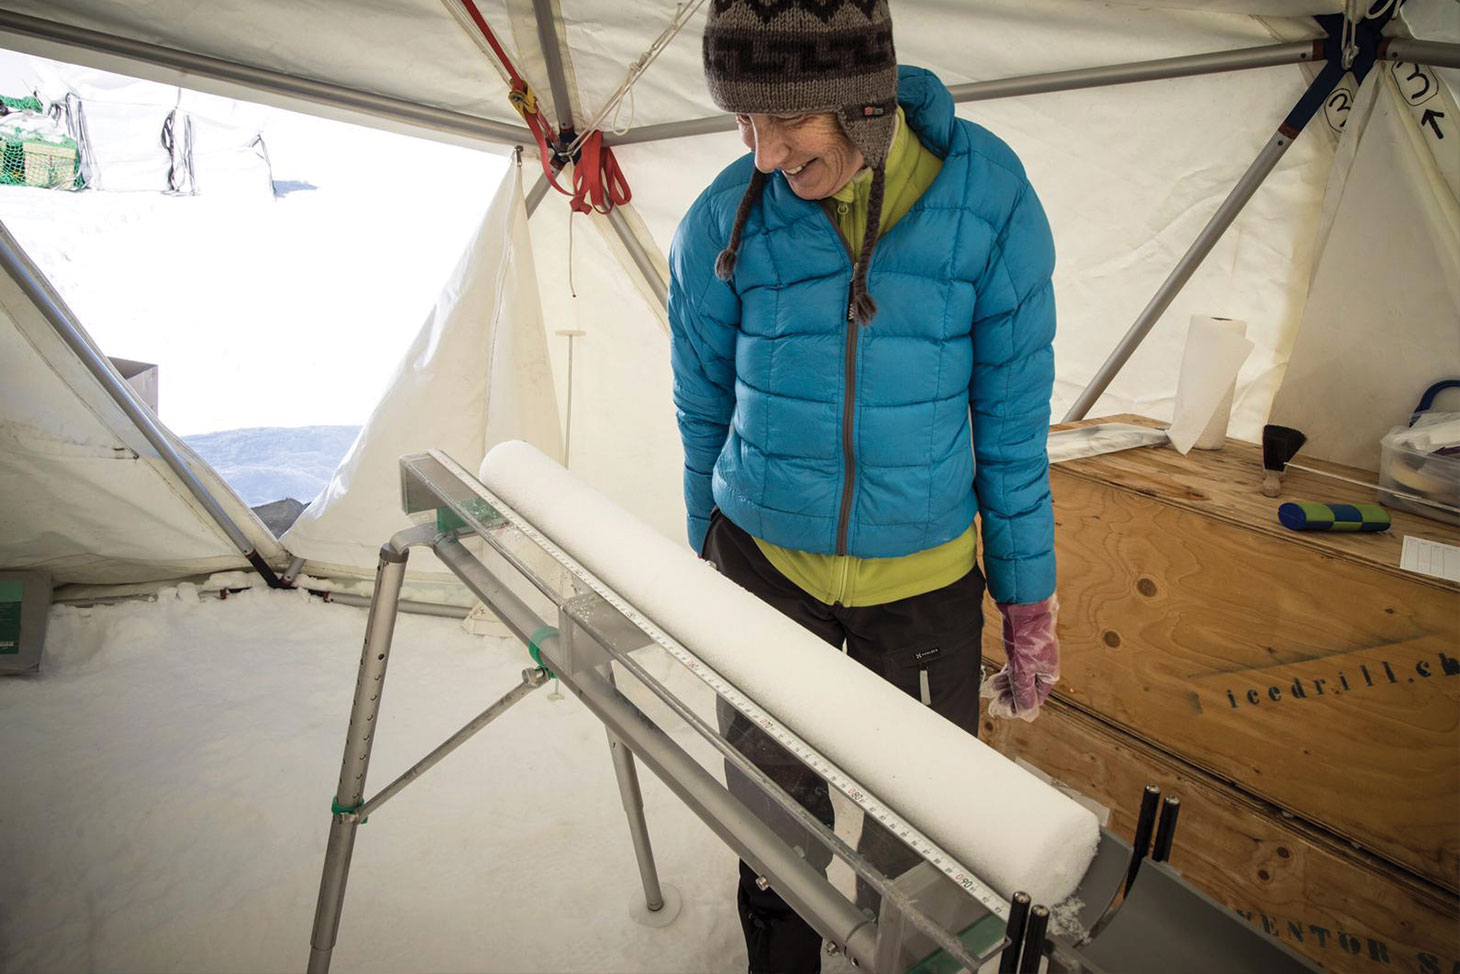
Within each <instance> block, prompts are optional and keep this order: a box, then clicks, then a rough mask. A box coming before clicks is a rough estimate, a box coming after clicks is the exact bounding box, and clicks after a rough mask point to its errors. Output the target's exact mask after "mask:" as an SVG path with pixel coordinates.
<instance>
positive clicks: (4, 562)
mask: <svg viewBox="0 0 1460 974" xmlns="http://www.w3.org/2000/svg"><path fill="white" fill-rule="evenodd" d="M172 445H173V446H174V447H175V448H176V449H177V450H178V451H179V452H180V453H182V455H183V456H184V458H185V459H186V460H187V461H188V463H189V466H190V467H191V468H192V470H193V472H194V473H195V474H196V475H197V476H198V477H199V478H200V479H202V481H203V483H204V484H205V486H208V487H209V488H210V489H211V491H212V492H213V495H214V497H216V498H217V499H218V501H219V503H220V504H221V505H222V506H223V508H224V510H225V511H226V512H227V514H228V515H229V516H230V517H231V518H232V519H233V521H234V523H236V524H237V525H238V526H239V527H240V528H241V529H242V530H243V531H244V533H245V535H247V536H248V538H249V540H250V541H251V542H252V543H253V545H254V547H255V548H256V550H257V551H258V552H259V553H260V554H261V555H262V556H263V557H264V558H265V559H267V560H269V561H271V562H273V563H274V564H276V565H281V564H282V561H283V559H284V553H283V551H282V549H280V547H279V545H278V544H277V543H276V542H275V541H274V539H273V537H272V536H271V535H270V534H269V532H268V529H267V528H265V527H264V525H263V524H262V523H260V522H259V520H258V519H257V518H256V517H254V515H253V512H252V511H250V510H249V509H248V508H247V507H245V506H244V505H243V503H242V502H241V501H239V500H238V499H237V497H235V496H234V495H233V493H232V492H231V491H230V490H228V488H227V487H226V486H225V485H223V483H222V482H221V481H220V480H218V479H217V477H216V475H215V474H213V472H212V471H211V470H210V469H209V468H208V467H207V465H206V464H204V463H202V462H201V461H199V460H198V459H197V458H196V457H195V456H193V455H192V452H191V451H190V450H188V449H187V448H186V447H185V446H184V445H183V444H182V442H181V441H180V440H176V439H175V438H174V440H173V443H172ZM0 566H4V567H5V568H9V569H20V568H39V569H44V570H46V571H48V572H50V573H51V575H52V577H53V578H54V580H55V581H56V582H57V583H58V584H61V583H65V582H72V581H86V582H96V583H123V582H139V581H150V580H155V579H166V578H176V577H178V576H181V575H190V574H197V573H202V572H212V571H220V570H223V569H227V568H237V567H240V566H242V567H247V563H246V562H245V561H244V559H243V557H242V556H241V555H240V554H239V552H238V550H237V549H236V548H235V547H234V546H233V545H232V543H230V542H229V540H228V538H227V536H226V535H224V534H223V532H222V530H221V529H220V528H218V526H217V525H216V524H215V523H214V522H213V521H212V519H211V518H210V517H209V516H208V515H207V513H205V511H204V510H203V508H202V506H201V505H200V504H199V503H198V502H197V501H196V500H195V499H194V498H193V496H192V495H191V494H189V493H188V492H187V490H186V488H185V487H184V486H183V485H182V483H181V482H180V481H179V480H178V479H177V477H176V476H175V475H174V474H173V473H172V471H171V470H170V469H169V468H168V467H167V466H166V464H165V463H164V461H163V460H162V458H161V457H160V456H159V455H158V454H157V451H156V450H155V449H154V448H153V447H152V446H151V444H149V443H148V442H147V440H146V439H145V438H144V437H143V436H142V433H141V432H140V431H139V430H138V429H137V428H136V427H135V426H134V425H133V424H132V422H131V421H130V420H129V419H128V418H127V417H126V415H125V414H124V413H123V412H122V410H121V408H120V407H119V406H117V405H116V404H115V403H114V402H113V401H112V400H111V398H110V397H109V396H108V395H107V393H106V391H105V390H104V389H103V388H102V386H101V384H100V383H99V382H98V381H97V380H96V378H95V377H94V376H93V375H92V374H91V373H90V372H88V371H87V370H86V367H85V366H84V365H83V364H82V362H81V360H80V359H78V358H77V357H76V355H75V353H73V352H72V351H71V349H70V348H69V347H68V346H66V344H65V343H64V342H63V341H62V340H61V338H60V337H59V336H58V335H57V334H56V333H55V331H54V330H53V329H52V328H51V326H50V324H49V323H48V322H47V321H46V320H45V318H44V317H43V316H42V315H41V312H40V310H39V309H38V308H37V307H36V306H35V305H34V304H33V303H32V302H31V301H30V300H29V299H28V298H27V297H26V296H25V294H24V292H23V291H22V290H21V289H20V286H19V285H18V284H17V283H16V282H15V281H14V280H13V279H12V278H11V277H10V276H9V275H8V274H0Z"/></svg>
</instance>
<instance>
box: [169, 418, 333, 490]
mask: <svg viewBox="0 0 1460 974" xmlns="http://www.w3.org/2000/svg"><path fill="white" fill-rule="evenodd" d="M359 432H360V427H358V426H301V427H293V428H291V427H282V426H263V427H253V428H250V429H236V430H224V431H222V432H219V433H199V434H197V435H194V436H184V437H183V440H184V441H185V442H186V443H187V445H188V446H190V447H192V448H193V449H194V450H195V451H196V452H197V454H198V455H199V456H201V457H202V458H203V459H204V460H206V461H208V464H209V465H210V466H211V467H212V468H213V469H214V470H216V471H218V473H219V474H220V475H221V476H222V477H223V479H224V480H226V481H228V484H229V486H231V487H232V488H233V489H234V490H235V491H236V492H237V493H238V495H239V496H240V497H242V498H243V500H244V503H246V504H248V505H249V506H251V507H252V506H256V505H259V504H267V503H269V502H270V501H277V500H283V499H284V498H286V497H297V498H298V499H299V500H301V501H303V502H304V503H305V504H308V503H309V502H310V501H311V500H313V499H314V496H315V495H316V494H318V493H319V492H320V491H321V490H323V489H324V488H325V485H327V484H328V483H329V480H330V477H331V475H333V474H334V472H335V468H336V467H338V466H339V465H340V461H341V460H342V459H344V456H345V454H346V453H347V452H349V449H350V445H351V444H352V443H354V442H355V437H356V435H357V434H358V433H359Z"/></svg>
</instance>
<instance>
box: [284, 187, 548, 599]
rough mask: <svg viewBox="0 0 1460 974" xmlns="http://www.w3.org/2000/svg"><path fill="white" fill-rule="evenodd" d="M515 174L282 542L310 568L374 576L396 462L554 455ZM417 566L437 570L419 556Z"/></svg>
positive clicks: (394, 513) (398, 514)
mask: <svg viewBox="0 0 1460 974" xmlns="http://www.w3.org/2000/svg"><path fill="white" fill-rule="evenodd" d="M536 277H537V273H536V270H535V269H534V266H533V248H532V242H531V240H530V239H529V236H528V232H527V210H526V207H525V206H524V204H523V199H522V185H521V171H520V170H519V169H517V167H515V166H514V167H512V168H511V170H509V172H508V173H507V174H506V176H505V177H504V179H503V183H502V186H501V187H500V188H499V189H498V191H497V195H496V197H495V198H494V199H493V201H492V205H491V207H490V208H489V209H488V210H487V214H486V217H485V218H484V219H483V221H482V225H481V229H480V230H479V231H478V232H477V235H476V237H475V239H473V240H472V242H471V244H470V246H469V247H468V248H467V252H466V254H465V255H464V256H463V257H462V259H461V262H460V263H459V264H458V265H457V267H456V270H455V271H453V273H452V275H451V278H450V279H449V280H448V281H447V283H446V286H445V287H444V288H443V289H442V292H441V296H440V298H439V299H438V300H437V302H436V306H435V307H434V308H433V309H432V310H431V313H430V314H429V315H428V316H427V318H426V321H425V324H423V325H422V326H421V329H420V331H419V332H418V333H417V335H416V338H415V340H414V341H413V342H412V343H411V345H410V348H409V349H407V350H406V352H405V355H404V356H403V357H402V359H401V363H400V366H399V367H398V368H397V370H396V374H395V376H394V378H392V379H391V382H390V385H389V387H388V389H387V391H386V393H385V396H384V397H383V398H382V399H381V401H380V404H379V405H378V406H377V407H376V408H375V411H374V413H373V414H372V415H371V417H370V420H369V421H368V422H367V423H366V424H365V426H364V428H363V429H361V431H360V435H359V436H358V437H357V438H356V440H355V444H354V446H352V447H351V448H350V452H349V453H348V454H347V455H346V457H345V459H344V460H343V461H342V462H341V464H340V468H339V469H338V470H337V471H335V475H334V477H333V478H332V479H331V480H330V483H329V486H328V487H326V488H325V490H324V491H323V492H322V493H321V494H320V495H319V497H317V498H315V501H314V503H312V504H311V505H310V506H309V508H308V509H306V510H305V511H304V513H303V514H301V515H300V516H299V519H298V520H297V521H295V522H294V526H293V527H291V528H290V529H289V531H288V532H287V533H286V534H285V535H284V537H283V539H282V540H283V543H284V545H285V547H287V548H288V549H289V550H290V551H291V552H293V553H294V554H295V555H297V556H301V557H304V558H306V559H308V561H309V566H308V570H309V571H311V572H315V573H318V572H331V573H344V574H357V575H358V574H362V573H363V574H367V575H369V574H373V573H374V571H375V565H376V562H377V560H378V554H379V550H380V545H381V544H382V543H384V542H385V541H387V540H388V539H389V538H390V536H391V535H393V534H394V533H395V532H397V531H399V530H401V529H402V528H405V527H409V526H410V520H409V519H408V518H407V517H406V516H405V514H404V513H402V511H401V497H400V466H399V460H400V458H401V457H402V456H404V455H406V454H408V453H421V452H424V451H426V450H429V449H440V450H445V451H446V452H447V453H448V454H450V455H451V456H452V457H453V458H455V459H456V460H457V461H458V462H460V463H462V464H464V465H466V466H467V467H468V468H471V469H475V468H476V466H477V464H479V463H481V461H482V457H484V456H485V455H486V452H487V450H488V449H490V448H491V447H492V446H495V445H496V444H497V443H500V442H503V441H504V440H526V441H527V442H529V443H532V444H533V445H534V446H536V447H537V448H538V449H540V450H542V451H543V452H544V453H547V454H548V455H549V456H553V457H559V458H561V456H562V440H561V429H560V427H559V425H558V410H557V404H556V400H555V397H554V395H553V377H552V373H551V371H550V368H549V365H548V354H547V342H546V336H545V333H544V327H543V315H542V310H541V306H540V305H539V303H538V296H537V281H536ZM412 568H413V570H414V571H416V572H421V571H426V572H433V571H434V573H439V574H442V575H445V574H446V569H445V568H444V566H441V565H439V564H437V563H435V559H434V558H433V557H430V556H428V555H419V556H416V557H413V558H412Z"/></svg>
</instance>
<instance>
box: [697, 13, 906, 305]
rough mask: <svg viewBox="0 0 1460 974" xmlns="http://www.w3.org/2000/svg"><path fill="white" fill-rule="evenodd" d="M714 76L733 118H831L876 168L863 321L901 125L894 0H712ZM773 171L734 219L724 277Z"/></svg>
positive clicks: (760, 176)
mask: <svg viewBox="0 0 1460 974" xmlns="http://www.w3.org/2000/svg"><path fill="white" fill-rule="evenodd" d="M704 59H705V78H706V80H707V82H708V83H709V88H710V97H712V98H713V99H714V100H715V104H716V105H718V106H720V108H722V109H723V110H725V111H727V112H734V113H736V114H745V115H753V114H766V115H784V114H791V113H801V112H805V113H819V112H830V113H833V114H835V115H836V117H837V119H838V121H840V122H841V126H842V129H843V131H845V132H846V134H847V138H849V139H850V140H851V142H852V144H853V145H855V146H856V147H857V148H858V149H859V150H860V151H861V153H862V158H863V159H864V160H866V162H867V165H869V166H871V167H872V189H871V198H870V200H869V207H868V213H867V232H866V236H865V237H864V239H863V242H862V253H861V255H860V256H859V257H858V260H857V268H856V273H855V274H854V275H853V279H852V295H851V307H852V312H853V314H854V315H855V317H856V318H857V320H858V322H859V323H862V324H865V323H866V322H868V321H870V320H871V319H872V316H873V315H874V314H875V313H876V311H877V305H876V303H875V302H874V301H873V300H872V298H871V295H869V294H867V267H868V265H869V264H870V263H871V260H872V248H873V245H874V244H875V243H876V240H877V234H878V232H879V230H880V228H881V218H882V192H883V185H884V181H885V169H886V164H887V154H888V151H889V150H890V148H891V146H892V135H893V131H894V128H895V126H896V124H897V56H896V54H895V52H894V51H893V47H892V18H891V15H890V14H889V13H888V10H887V0H711V3H710V14H709V20H708V22H707V23H706V25H705V40H704ZM765 180H766V174H764V173H762V172H760V171H759V170H756V171H755V173H754V174H753V175H752V176H751V180H750V185H749V186H748V187H746V190H745V196H744V197H743V198H742V199H741V201H740V206H739V208H738V209H737V210H736V213H735V225H734V228H733V229H732V230H731V232H730V242H729V245H728V246H727V247H726V248H725V250H724V251H722V252H721V254H720V257H719V259H718V260H716V262H715V273H717V274H718V275H719V276H720V277H721V279H723V280H729V279H730V276H731V274H733V273H734V270H735V258H736V253H737V252H738V250H739V249H740V236H741V232H742V231H743V230H744V229H745V221H746V219H747V218H748V217H749V215H750V209H751V207H753V206H754V205H755V203H756V201H757V200H758V199H759V198H760V194H761V190H762V189H763V188H764V186H765Z"/></svg>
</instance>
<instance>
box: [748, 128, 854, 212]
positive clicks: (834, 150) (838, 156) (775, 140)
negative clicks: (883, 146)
mask: <svg viewBox="0 0 1460 974" xmlns="http://www.w3.org/2000/svg"><path fill="white" fill-rule="evenodd" d="M735 121H736V124H738V125H739V126H740V140H741V141H742V142H744V143H745V147H746V148H748V149H750V150H751V151H752V152H754V153H755V168H756V169H759V170H760V171H761V172H763V173H767V174H769V173H771V172H775V171H776V170H779V171H780V172H781V174H782V175H783V176H785V177H786V182H787V184H788V185H789V186H790V187H791V191H792V192H793V193H795V194H796V195H797V196H799V197H801V198H802V199H803V200H821V199H826V198H827V197H828V196H831V195H832V194H834V193H836V192H837V191H838V190H840V189H841V188H842V187H843V186H845V185H846V184H847V183H849V182H851V180H852V177H853V176H855V175H856V174H857V173H858V171H860V170H861V169H862V167H863V166H865V165H866V164H867V162H866V160H865V159H864V158H863V157H862V152H861V150H860V149H858V148H857V147H856V146H855V145H853V144H852V140H851V139H849V138H847V133H846V130H845V129H843V128H842V125H841V123H840V122H838V121H837V118H836V115H835V114H833V113H832V112H818V113H800V114H794V115H759V114H756V115H745V114H740V115H736V116H735Z"/></svg>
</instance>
